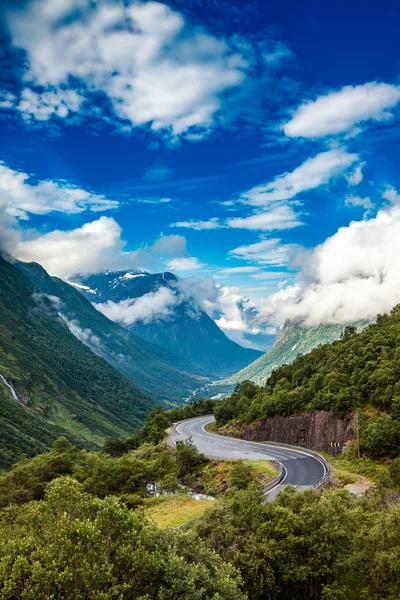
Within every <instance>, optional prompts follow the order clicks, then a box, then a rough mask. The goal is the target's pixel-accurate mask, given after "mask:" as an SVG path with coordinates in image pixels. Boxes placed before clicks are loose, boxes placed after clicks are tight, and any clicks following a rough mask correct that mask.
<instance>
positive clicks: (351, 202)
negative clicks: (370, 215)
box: [344, 196, 375, 211]
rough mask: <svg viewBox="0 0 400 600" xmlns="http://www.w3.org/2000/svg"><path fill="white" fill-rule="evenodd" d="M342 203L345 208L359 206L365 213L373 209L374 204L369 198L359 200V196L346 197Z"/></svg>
mask: <svg viewBox="0 0 400 600" xmlns="http://www.w3.org/2000/svg"><path fill="white" fill-rule="evenodd" d="M344 203H345V205H346V206H361V207H362V208H365V210H367V211H371V210H372V209H373V208H374V207H375V204H374V203H373V202H372V200H371V198H368V197H366V198H361V197H360V196H346V198H345V199H344Z"/></svg>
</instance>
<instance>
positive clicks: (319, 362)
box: [215, 305, 400, 457]
mask: <svg viewBox="0 0 400 600" xmlns="http://www.w3.org/2000/svg"><path fill="white" fill-rule="evenodd" d="M355 409H366V410H364V411H361V413H360V418H359V422H360V430H361V446H362V448H363V449H364V450H365V451H366V452H369V453H370V454H371V455H373V456H376V457H378V456H391V455H392V456H396V455H398V454H399V452H400V305H399V306H397V307H395V308H394V309H393V310H392V311H391V313H390V314H389V315H378V317H377V319H376V322H374V323H373V324H371V325H369V326H368V327H366V328H365V329H363V331H361V332H359V333H357V330H356V327H354V326H348V327H346V328H345V330H344V335H343V337H342V338H341V339H340V340H338V341H336V342H333V343H331V344H325V345H320V346H318V347H317V348H314V349H313V350H312V351H311V352H309V353H307V354H304V355H303V356H299V357H297V358H296V359H295V360H294V361H293V362H292V363H291V364H290V365H282V366H281V367H279V368H278V369H276V370H275V371H274V372H273V373H272V374H271V376H270V377H269V378H268V379H267V381H266V383H265V384H264V385H263V387H258V386H256V385H255V384H254V383H251V382H244V383H243V384H242V385H239V386H238V387H237V389H236V390H235V393H234V394H232V396H231V397H230V398H229V399H224V400H218V401H217V403H216V405H215V415H216V417H217V420H218V421H219V424H221V422H226V421H230V420H231V419H235V418H240V419H243V420H245V421H254V420H255V419H257V418H259V417H268V416H272V415H275V414H280V415H283V416H287V415H291V414H294V413H301V412H304V411H308V410H326V411H330V412H332V413H334V414H336V415H339V416H344V415H346V414H348V413H349V412H351V411H353V410H355Z"/></svg>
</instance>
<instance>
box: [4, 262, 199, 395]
mask: <svg viewBox="0 0 400 600" xmlns="http://www.w3.org/2000/svg"><path fill="white" fill-rule="evenodd" d="M16 266H17V268H18V269H19V270H20V271H21V272H22V273H24V275H26V276H27V277H28V278H29V279H30V280H31V281H32V283H33V284H34V285H36V287H37V288H38V289H39V290H40V291H41V292H43V293H44V294H46V295H47V296H48V297H49V298H50V299H51V301H52V303H53V306H54V308H55V309H56V310H57V312H58V314H59V315H60V316H61V318H62V319H63V320H64V322H65V323H66V325H67V326H68V327H69V329H70V331H71V332H72V333H73V334H74V335H75V336H76V337H78V339H80V340H81V341H82V342H83V343H85V344H86V345H87V346H89V348H91V350H92V351H93V352H94V353H95V354H98V355H99V356H101V357H102V358H104V359H105V360H107V362H108V363H110V364H111V365H112V366H113V367H115V368H116V369H117V370H118V371H120V372H121V373H122V374H123V375H125V376H126V377H127V378H128V379H129V380H130V381H131V382H132V383H134V384H135V385H136V386H137V387H138V388H140V389H141V390H142V391H145V392H146V393H147V394H149V395H150V396H151V397H152V398H153V400H155V401H157V402H159V403H162V404H165V405H167V406H171V405H172V406H175V405H177V404H180V403H181V402H182V401H183V400H184V399H185V398H186V397H189V396H190V395H191V394H192V393H193V391H194V390H195V389H196V388H198V387H199V386H201V385H204V383H206V382H207V378H205V377H204V376H202V375H201V373H200V370H199V369H198V368H197V367H195V366H194V365H192V364H190V363H189V362H188V361H187V360H186V359H185V358H184V357H182V356H181V355H179V354H176V353H174V352H172V351H170V350H167V349H165V348H162V347H161V346H159V345H156V344H153V343H151V342H148V341H146V340H144V339H142V338H139V337H138V336H137V335H135V334H134V333H133V332H131V331H128V330H127V329H125V328H123V327H120V326H119V325H118V324H117V323H114V322H113V321H111V320H110V319H108V318H107V317H106V316H104V315H103V314H102V313H101V312H100V311H98V310H96V309H95V308H94V306H93V305H92V304H91V303H90V302H89V301H88V300H87V299H86V298H85V297H84V296H83V295H82V294H81V293H80V291H78V290H77V289H76V288H75V287H73V286H72V285H69V284H68V283H66V282H65V281H63V280H61V279H58V278H57V277H50V275H48V273H47V272H46V271H45V270H44V269H43V268H42V267H41V266H40V265H39V264H37V263H22V262H18V263H16Z"/></svg>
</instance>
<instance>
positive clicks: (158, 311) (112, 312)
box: [95, 286, 181, 327]
mask: <svg viewBox="0 0 400 600" xmlns="http://www.w3.org/2000/svg"><path fill="white" fill-rule="evenodd" d="M180 303H181V300H180V298H179V295H178V294H177V293H176V292H175V291H174V290H171V289H170V288H167V287H165V286H161V287H160V288H158V290H157V291H155V292H150V293H149V294H145V295H144V296H141V297H140V298H128V299H126V300H121V302H112V301H110V300H109V301H108V302H105V303H104V304H95V307H96V308H97V310H99V311H100V312H102V313H103V314H104V315H105V316H106V317H108V318H109V319H111V320H112V321H116V322H117V323H120V324H121V325H123V326H125V327H129V326H130V325H133V324H134V323H136V321H142V322H143V323H150V322H151V321H165V320H166V319H167V320H168V319H170V318H171V317H172V316H173V315H174V308H175V307H176V306H178V305H179V304H180Z"/></svg>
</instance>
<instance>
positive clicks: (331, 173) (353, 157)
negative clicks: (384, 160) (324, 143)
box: [240, 148, 358, 206]
mask: <svg viewBox="0 0 400 600" xmlns="http://www.w3.org/2000/svg"><path fill="white" fill-rule="evenodd" d="M357 160H358V155H357V154H350V153H349V152H346V151H345V150H344V149H342V148H336V149H332V150H327V151H325V152H320V153H319V154H317V155H316V156H314V157H312V158H308V159H307V160H306V161H305V162H304V163H303V164H302V165H300V166H299V167H297V168H296V169H294V171H292V172H290V173H285V174H284V175H279V176H278V177H276V178H275V179H274V180H273V181H271V182H269V183H265V184H262V185H258V186H256V187H253V188H251V189H250V190H249V191H247V192H245V193H243V194H241V196H240V199H241V200H242V201H243V202H245V203H246V204H250V205H252V206H267V205H270V204H271V203H272V202H276V201H280V200H288V199H290V198H294V197H295V196H297V195H298V194H300V193H301V192H305V191H307V190H312V189H315V188H318V187H320V186H321V185H325V184H327V183H329V181H330V180H331V179H332V178H334V177H337V176H338V175H341V174H342V173H343V172H345V171H346V169H348V168H349V167H350V166H351V165H352V164H354V163H355V162H356V161H357Z"/></svg>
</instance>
